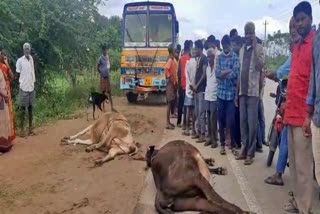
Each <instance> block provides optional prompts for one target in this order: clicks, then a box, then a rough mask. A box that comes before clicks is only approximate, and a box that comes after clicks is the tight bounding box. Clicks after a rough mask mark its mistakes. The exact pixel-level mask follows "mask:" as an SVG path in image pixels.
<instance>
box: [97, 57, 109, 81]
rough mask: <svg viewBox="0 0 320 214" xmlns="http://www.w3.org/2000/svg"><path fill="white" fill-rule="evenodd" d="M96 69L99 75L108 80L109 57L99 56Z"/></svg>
mask: <svg viewBox="0 0 320 214" xmlns="http://www.w3.org/2000/svg"><path fill="white" fill-rule="evenodd" d="M98 67H99V71H100V75H101V76H102V77H103V78H105V79H107V78H109V69H110V62H109V56H108V55H106V56H104V55H101V56H100V58H99V61H98Z"/></svg>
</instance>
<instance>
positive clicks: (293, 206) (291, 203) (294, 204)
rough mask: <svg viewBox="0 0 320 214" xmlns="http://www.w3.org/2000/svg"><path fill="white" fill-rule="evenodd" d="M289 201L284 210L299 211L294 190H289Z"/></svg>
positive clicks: (289, 211)
mask: <svg viewBox="0 0 320 214" xmlns="http://www.w3.org/2000/svg"><path fill="white" fill-rule="evenodd" d="M289 196H290V197H291V198H290V199H289V203H288V204H286V205H285V206H284V210H285V211H286V212H288V213H299V209H298V205H297V202H296V200H295V199H294V196H293V192H289Z"/></svg>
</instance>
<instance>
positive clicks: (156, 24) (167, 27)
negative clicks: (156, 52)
mask: <svg viewBox="0 0 320 214" xmlns="http://www.w3.org/2000/svg"><path fill="white" fill-rule="evenodd" d="M149 38H150V46H151V47H168V46H169V45H170V44H171V43H172V15H171V14H151V15H150V18H149Z"/></svg>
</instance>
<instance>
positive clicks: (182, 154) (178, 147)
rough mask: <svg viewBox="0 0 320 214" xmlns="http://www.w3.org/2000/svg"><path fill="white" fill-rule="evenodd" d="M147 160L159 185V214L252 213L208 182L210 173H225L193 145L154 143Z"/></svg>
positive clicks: (180, 142) (157, 195)
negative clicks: (156, 145)
mask: <svg viewBox="0 0 320 214" xmlns="http://www.w3.org/2000/svg"><path fill="white" fill-rule="evenodd" d="M146 161H147V166H148V167H151V170H152V174H153V179H154V182H155V186H156V188H157V194H156V198H155V208H156V210H157V211H158V213H161V214H172V213H174V212H182V211H200V212H203V213H216V214H218V213H219V214H245V213H250V212H246V211H243V210H242V209H241V208H240V207H238V206H236V205H234V204H231V203H229V202H227V201H226V200H224V199H223V198H222V197H220V195H218V194H217V193H216V192H215V191H214V189H213V188H212V186H211V185H210V183H209V179H210V172H211V173H217V174H223V170H221V169H222V168H211V167H208V165H212V162H213V160H212V159H204V158H203V157H202V156H201V154H200V152H199V150H198V149H196V148H195V147H194V146H192V145H191V144H189V143H187V142H185V141H181V140H177V141H171V142H169V143H167V144H166V145H164V146H163V147H162V148H161V149H159V150H155V149H154V146H151V147H149V149H148V151H147V153H146Z"/></svg>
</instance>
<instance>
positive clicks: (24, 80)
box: [16, 43, 36, 136]
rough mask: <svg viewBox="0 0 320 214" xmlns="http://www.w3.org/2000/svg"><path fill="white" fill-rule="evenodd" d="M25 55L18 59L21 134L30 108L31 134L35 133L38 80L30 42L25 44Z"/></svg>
mask: <svg viewBox="0 0 320 214" xmlns="http://www.w3.org/2000/svg"><path fill="white" fill-rule="evenodd" d="M23 52H24V55H23V56H22V57H21V58H19V59H18V60H17V64H16V72H17V74H18V75H19V96H18V101H19V106H20V114H21V115H20V116H21V117H20V129H21V131H22V133H21V136H24V119H25V113H26V111H27V110H28V118H29V132H28V134H29V135H34V133H33V127H32V120H33V114H32V106H33V105H34V102H35V91H34V83H35V81H36V78H35V71H34V63H33V58H32V56H31V55H30V52H31V46H30V44H29V43H25V44H24V45H23Z"/></svg>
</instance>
